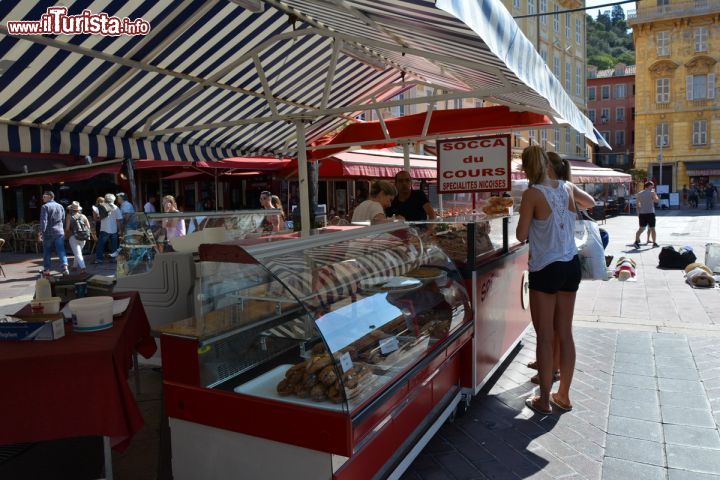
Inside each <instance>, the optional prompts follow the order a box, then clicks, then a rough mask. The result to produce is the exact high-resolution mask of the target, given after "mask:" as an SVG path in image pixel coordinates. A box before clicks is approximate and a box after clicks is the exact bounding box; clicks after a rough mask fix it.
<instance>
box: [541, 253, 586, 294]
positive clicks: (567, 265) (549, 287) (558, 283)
mask: <svg viewBox="0 0 720 480" xmlns="http://www.w3.org/2000/svg"><path fill="white" fill-rule="evenodd" d="M580 278H581V271H580V259H579V258H578V256H577V255H575V256H574V257H573V258H572V260H568V261H567V262H553V263H551V264H550V265H547V266H546V267H545V268H543V269H542V270H538V271H537V272H530V290H538V291H540V292H544V293H557V292H577V289H578V287H579V286H580Z"/></svg>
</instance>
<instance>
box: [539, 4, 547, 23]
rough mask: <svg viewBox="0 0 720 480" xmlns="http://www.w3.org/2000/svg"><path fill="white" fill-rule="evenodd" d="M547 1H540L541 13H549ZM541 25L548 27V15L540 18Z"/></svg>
mask: <svg viewBox="0 0 720 480" xmlns="http://www.w3.org/2000/svg"><path fill="white" fill-rule="evenodd" d="M547 11H548V8H547V0H540V13H547ZM540 23H541V24H543V25H547V15H542V16H541V17H540Z"/></svg>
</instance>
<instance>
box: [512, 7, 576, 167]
mask: <svg viewBox="0 0 720 480" xmlns="http://www.w3.org/2000/svg"><path fill="white" fill-rule="evenodd" d="M502 2H503V4H504V5H505V8H507V9H508V11H509V12H510V13H511V14H512V16H513V17H516V22H517V24H518V26H519V27H520V29H521V30H522V32H523V33H524V34H525V36H526V37H527V38H528V40H530V41H531V42H532V43H533V45H535V49H536V50H537V51H538V52H539V53H540V56H541V57H542V58H543V60H545V64H546V65H547V66H548V68H549V69H550V71H551V72H552V73H553V74H554V75H555V76H556V77H557V79H558V80H559V81H560V83H561V84H562V86H563V88H564V89H565V91H566V92H567V94H568V95H569V96H570V98H572V100H573V101H574V102H575V105H577V106H578V108H579V109H580V110H581V111H583V112H586V111H587V102H586V75H587V73H586V70H587V60H586V58H587V57H586V48H585V40H586V31H585V12H584V11H575V12H566V10H572V9H578V8H582V7H584V6H585V1H584V0H502ZM552 12H559V13H557V14H553V13H552ZM538 14H548V15H538ZM522 17H525V18H522ZM513 142H514V144H513V147H514V148H513V153H514V155H515V156H519V154H520V152H521V151H522V149H523V148H525V147H527V146H528V145H529V144H533V145H540V146H542V147H543V148H545V149H546V150H548V151H555V152H557V153H559V154H562V155H563V156H565V157H567V158H573V159H581V160H585V159H587V156H588V149H587V142H586V140H585V137H584V136H583V135H581V134H579V133H577V132H576V131H575V130H574V129H572V128H570V127H550V128H544V129H533V130H529V131H524V132H515V135H514V140H513Z"/></svg>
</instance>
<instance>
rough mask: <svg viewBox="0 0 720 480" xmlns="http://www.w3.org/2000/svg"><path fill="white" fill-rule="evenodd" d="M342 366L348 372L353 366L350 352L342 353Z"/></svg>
mask: <svg viewBox="0 0 720 480" xmlns="http://www.w3.org/2000/svg"><path fill="white" fill-rule="evenodd" d="M340 367H341V368H342V370H343V372H347V371H348V370H350V369H351V368H352V367H353V362H352V358H350V354H349V353H348V352H345V353H343V354H342V355H340Z"/></svg>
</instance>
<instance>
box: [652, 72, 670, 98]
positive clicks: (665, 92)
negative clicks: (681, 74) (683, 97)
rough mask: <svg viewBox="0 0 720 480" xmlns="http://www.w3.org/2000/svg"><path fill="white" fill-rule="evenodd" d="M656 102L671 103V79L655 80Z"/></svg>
mask: <svg viewBox="0 0 720 480" xmlns="http://www.w3.org/2000/svg"><path fill="white" fill-rule="evenodd" d="M655 102H657V103H670V79H669V78H658V79H657V80H655Z"/></svg>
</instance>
